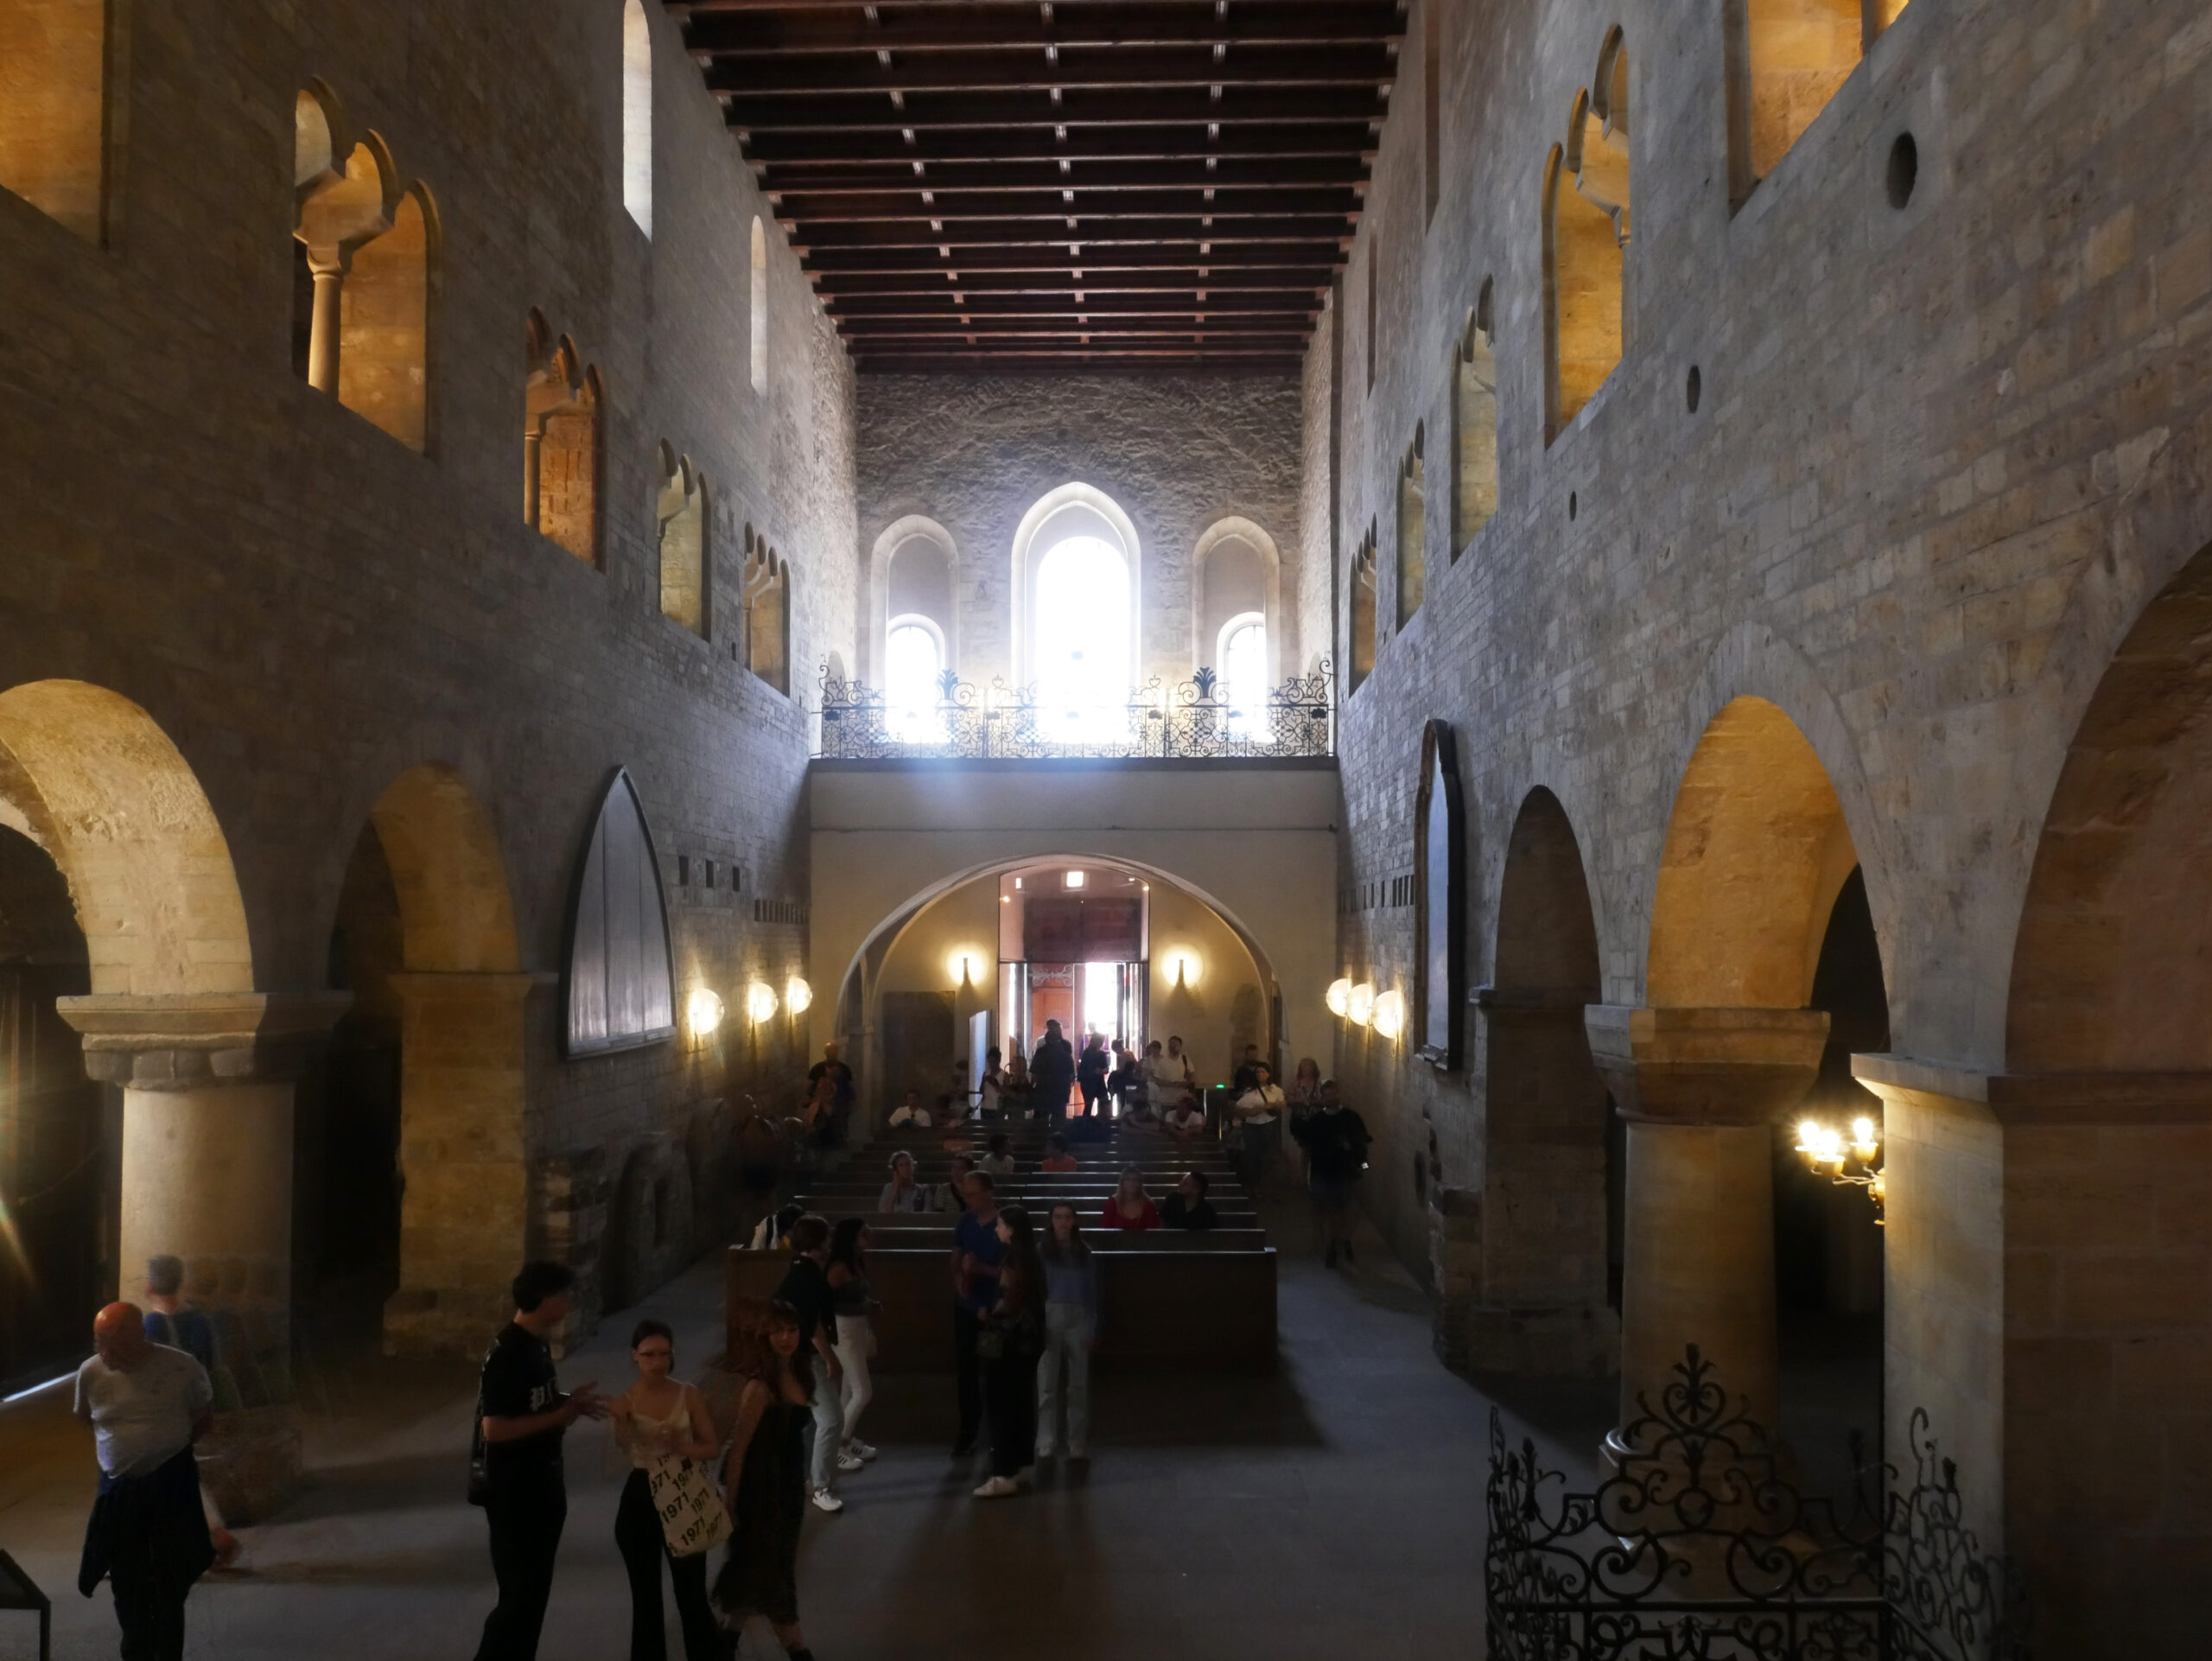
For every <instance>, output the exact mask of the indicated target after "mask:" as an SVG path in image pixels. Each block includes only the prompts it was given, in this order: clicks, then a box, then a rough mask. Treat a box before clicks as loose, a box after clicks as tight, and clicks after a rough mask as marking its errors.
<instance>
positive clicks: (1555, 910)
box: [1466, 786, 1622, 1373]
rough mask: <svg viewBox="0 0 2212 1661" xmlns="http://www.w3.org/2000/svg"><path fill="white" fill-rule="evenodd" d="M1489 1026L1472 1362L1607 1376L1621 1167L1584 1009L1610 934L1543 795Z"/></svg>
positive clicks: (1506, 930) (1516, 886)
mask: <svg viewBox="0 0 2212 1661" xmlns="http://www.w3.org/2000/svg"><path fill="white" fill-rule="evenodd" d="M1600 979H1601V976H1600V971H1599V955H1598V930H1597V923H1596V920H1595V917H1594V915H1593V913H1592V907H1591V904H1590V889H1589V885H1588V883H1587V882H1586V880H1585V879H1584V875H1583V868H1582V855H1581V850H1580V848H1579V846H1578V845H1577V843H1576V841H1575V836H1574V828H1573V825H1572V824H1570V823H1569V822H1568V819H1567V811H1566V809H1565V808H1563V807H1562V806H1561V805H1560V801H1559V799H1558V798H1557V797H1556V796H1554V795H1553V794H1552V792H1550V791H1548V790H1546V789H1543V788H1542V787H1541V786H1539V787H1538V788H1536V789H1535V790H1532V791H1530V792H1529V794H1528V796H1527V798H1526V799H1524V800H1523V801H1522V804H1521V811H1520V812H1519V813H1518V815H1516V818H1515V819H1514V822H1513V833H1512V837H1511V839H1510V841H1509V843H1507V846H1506V853H1505V869H1504V874H1503V878H1502V879H1501V881H1500V883H1499V888H1498V899H1497V950H1496V957H1495V962H1494V965H1493V969H1492V981H1491V985H1490V986H1488V987H1486V988H1484V990H1483V991H1482V993H1481V994H1480V995H1479V997H1478V1004H1479V1007H1480V1009H1481V1010H1482V1013H1483V1015H1484V1029H1485V1035H1486V1039H1487V1064H1486V1066H1485V1068H1484V1115H1483V1136H1484V1172H1483V1192H1482V1211H1481V1219H1482V1233H1481V1263H1482V1269H1481V1282H1480V1285H1479V1288H1478V1289H1475V1292H1474V1297H1473V1307H1472V1308H1471V1311H1470V1315H1469V1320H1468V1341H1467V1357H1466V1359H1467V1362H1468V1365H1471V1366H1473V1367H1475V1368H1477V1369H1479V1370H1483V1371H1500V1372H1529V1373H1570V1372H1572V1373H1605V1372H1610V1371H1611V1369H1612V1365H1613V1359H1614V1350H1615V1345H1616V1342H1617V1340H1616V1331H1615V1327H1616V1322H1615V1319H1614V1315H1613V1313H1612V1311H1613V1308H1614V1307H1616V1306H1617V1305H1618V1295H1619V1292H1618V1278H1617V1276H1618V1263H1619V1260H1620V1259H1619V1241H1618V1198H1617V1196H1616V1194H1615V1193H1614V1190H1613V1187H1612V1185H1611V1183H1610V1182H1609V1181H1608V1179H1609V1176H1611V1175H1613V1174H1618V1171H1619V1169H1620V1166H1621V1163H1622V1161H1621V1160H1620V1158H1619V1157H1618V1149H1616V1147H1615V1140H1616V1135H1617V1131H1616V1125H1615V1121H1614V1119H1613V1116H1612V1114H1611V1102H1610V1099H1609V1098H1608V1097H1607V1096H1606V1093H1605V1081H1604V1080H1603V1079H1601V1078H1599V1074H1598V1070H1597V1067H1596V1066H1595V1064H1594V1063H1592V1060H1591V1059H1590V1041H1589V1039H1588V1037H1587V1036H1586V1034H1585V1033H1584V1031H1583V1016H1582V1012H1583V1009H1584V1008H1585V1007H1586V1005H1589V1004H1592V1003H1595V1002H1598V1000H1599V996H1600V990H1599V986H1600Z"/></svg>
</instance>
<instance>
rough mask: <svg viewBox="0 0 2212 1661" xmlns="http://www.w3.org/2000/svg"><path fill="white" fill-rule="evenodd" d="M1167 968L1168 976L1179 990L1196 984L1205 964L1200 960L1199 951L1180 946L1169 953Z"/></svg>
mask: <svg viewBox="0 0 2212 1661" xmlns="http://www.w3.org/2000/svg"><path fill="white" fill-rule="evenodd" d="M1166 968H1167V974H1168V977H1169V978H1170V979H1171V980H1173V982H1174V983H1175V986H1176V990H1183V989H1184V988H1185V987H1186V986H1196V985H1197V984H1198V978H1199V977H1200V976H1201V975H1202V974H1203V973H1204V972H1205V964H1201V963H1200V962H1199V961H1198V953H1197V952H1195V951H1190V950H1188V949H1186V948H1184V947H1180V946H1179V947H1177V948H1176V949H1175V950H1174V951H1171V952H1169V953H1168V954H1167V964H1166Z"/></svg>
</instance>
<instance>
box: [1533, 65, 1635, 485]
mask: <svg viewBox="0 0 2212 1661" xmlns="http://www.w3.org/2000/svg"><path fill="white" fill-rule="evenodd" d="M1628 112H1629V74H1628V48H1627V46H1626V44H1625V43H1624V41H1623V39H1622V36H1621V33H1620V31H1619V30H1618V29H1615V30H1614V31H1613V32H1612V33H1611V35H1607V36H1606V38H1605V49H1604V50H1603V51H1601V52H1600V53H1599V54H1598V78H1597V80H1596V83H1595V90H1594V91H1589V92H1579V93H1577V94H1576V95H1575V99H1574V108H1573V112H1572V114H1571V115H1570V116H1569V117H1568V118H1567V143H1565V144H1564V145H1555V146H1554V147H1553V150H1552V154H1551V160H1550V162H1549V163H1548V165H1547V166H1546V167H1545V169H1544V366H1545V370H1546V376H1545V379H1546V386H1545V392H1546V398H1545V405H1546V417H1547V418H1546V421H1545V426H1544V442H1546V443H1549V442H1551V441H1552V440H1553V439H1554V438H1557V437H1558V436H1559V435H1560V433H1562V432H1564V431H1565V430H1567V423H1570V422H1572V421H1573V419H1574V417H1575V416H1576V415H1577V414H1578V413H1579V412H1580V410H1581V408H1582V406H1583V405H1584V404H1587V403H1588V402H1589V401H1590V400H1591V398H1592V397H1593V396H1594V395H1595V394H1596V392H1597V391H1598V389H1599V387H1600V386H1602V385H1605V378H1606V377H1607V376H1609V375H1611V373H1612V372H1613V370H1614V367H1615V366H1617V365H1618V364H1619V362H1620V360H1621V353H1623V351H1624V350H1625V349H1626V347H1627V343H1628V287H1627V275H1628V269H1627V267H1628V261H1627V249H1628V243H1629V124H1628Z"/></svg>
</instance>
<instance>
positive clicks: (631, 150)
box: [622, 0, 653, 237]
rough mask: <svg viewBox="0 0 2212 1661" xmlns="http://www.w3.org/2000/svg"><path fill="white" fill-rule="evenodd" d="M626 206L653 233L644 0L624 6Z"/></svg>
mask: <svg viewBox="0 0 2212 1661" xmlns="http://www.w3.org/2000/svg"><path fill="white" fill-rule="evenodd" d="M622 206H623V207H626V208H627V209H628V210H629V212H630V217H631V219H632V220H635V221H636V223H637V226H638V229H639V230H640V231H642V232H645V234H646V235H647V236H648V237H650V236H651V235H652V233H653V37H652V29H650V28H648V27H647V26H646V23H645V6H644V5H643V4H642V3H641V0H624V3H623V7H622Z"/></svg>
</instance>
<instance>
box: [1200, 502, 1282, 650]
mask: <svg viewBox="0 0 2212 1661" xmlns="http://www.w3.org/2000/svg"><path fill="white" fill-rule="evenodd" d="M1191 566H1192V579H1191V624H1192V628H1191V664H1192V667H1193V668H1197V669H1211V670H1213V671H1215V672H1216V673H1217V674H1218V675H1226V674H1227V673H1228V672H1229V663H1228V659H1227V658H1226V657H1225V656H1224V643H1225V642H1226V641H1227V640H1228V639H1229V635H1230V624H1231V623H1232V622H1233V621H1235V620H1238V619H1241V618H1243V617H1244V616H1246V615H1247V614H1254V615H1256V616H1257V617H1258V618H1259V620H1260V621H1261V624H1262V632H1261V634H1260V637H1259V638H1260V640H1262V643H1263V644H1264V645H1265V646H1266V647H1267V651H1268V655H1267V657H1266V659H1265V660H1264V661H1263V662H1262V664H1261V665H1259V670H1260V677H1261V680H1262V683H1264V684H1267V685H1272V684H1274V682H1275V680H1277V679H1279V678H1281V674H1282V672H1283V671H1281V669H1280V668H1278V667H1277V663H1278V660H1279V659H1281V656H1282V655H1283V650H1284V646H1283V642H1282V641H1281V640H1277V639H1276V638H1275V636H1276V635H1277V634H1280V633H1283V632H1284V629H1283V627H1282V626H1281V618H1282V613H1281V607H1280V604H1279V601H1280V598H1281V595H1280V589H1281V569H1282V557H1281V554H1280V553H1279V552H1277V550H1276V548H1275V542H1274V538H1273V537H1271V536H1269V535H1268V533H1267V531H1266V530H1265V529H1264V528H1262V526H1261V525H1257V524H1255V523H1254V522H1253V521H1252V520H1250V519H1243V518H1242V517H1240V516H1238V515H1236V514H1230V515H1229V516H1228V517H1227V518H1225V519H1217V520H1215V521H1214V523H1213V524H1211V525H1209V526H1207V527H1206V530H1205V534H1203V535H1202V536H1200V537H1199V538H1198V545H1197V547H1196V548H1195V549H1193V550H1192V555H1191Z"/></svg>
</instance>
